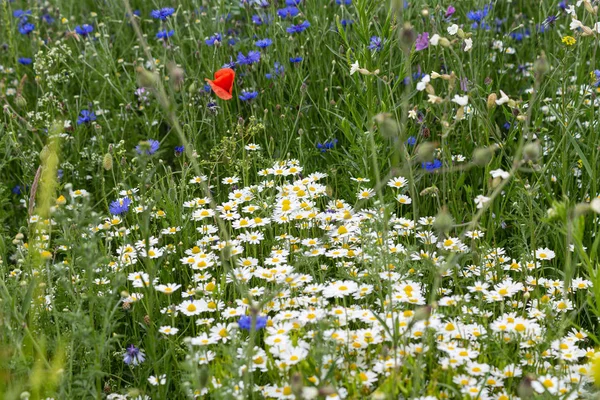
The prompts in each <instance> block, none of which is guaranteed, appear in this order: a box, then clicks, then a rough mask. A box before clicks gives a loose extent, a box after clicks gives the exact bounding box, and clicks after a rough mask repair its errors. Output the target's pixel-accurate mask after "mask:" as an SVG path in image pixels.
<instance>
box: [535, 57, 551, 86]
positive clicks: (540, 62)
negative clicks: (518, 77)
mask: <svg viewBox="0 0 600 400" xmlns="http://www.w3.org/2000/svg"><path fill="white" fill-rule="evenodd" d="M549 70H550V64H548V60H547V59H546V54H545V53H544V52H542V55H541V56H539V57H538V59H537V60H535V62H534V63H533V72H534V74H535V77H536V79H538V80H540V79H542V77H543V76H544V75H546V74H547V73H548V71H549Z"/></svg>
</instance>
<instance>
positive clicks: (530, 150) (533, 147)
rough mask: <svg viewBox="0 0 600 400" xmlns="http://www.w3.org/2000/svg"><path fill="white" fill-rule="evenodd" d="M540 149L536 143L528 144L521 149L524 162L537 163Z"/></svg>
mask: <svg viewBox="0 0 600 400" xmlns="http://www.w3.org/2000/svg"><path fill="white" fill-rule="evenodd" d="M541 152H542V149H541V147H540V144H539V143H538V142H530V143H527V144H526V145H525V147H524V148H523V158H524V159H525V161H537V159H538V158H540V154H541Z"/></svg>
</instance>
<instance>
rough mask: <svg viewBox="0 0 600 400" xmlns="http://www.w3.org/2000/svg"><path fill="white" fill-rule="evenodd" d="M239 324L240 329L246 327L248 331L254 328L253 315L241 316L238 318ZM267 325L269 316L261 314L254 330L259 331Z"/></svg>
mask: <svg viewBox="0 0 600 400" xmlns="http://www.w3.org/2000/svg"><path fill="white" fill-rule="evenodd" d="M238 325H239V327H240V329H244V330H247V331H249V330H252V317H251V316H249V315H243V316H241V317H240V319H239V320H238ZM265 326H267V317H262V316H260V315H259V316H257V317H256V323H255V325H254V330H255V331H257V330H259V329H262V328H264V327H265Z"/></svg>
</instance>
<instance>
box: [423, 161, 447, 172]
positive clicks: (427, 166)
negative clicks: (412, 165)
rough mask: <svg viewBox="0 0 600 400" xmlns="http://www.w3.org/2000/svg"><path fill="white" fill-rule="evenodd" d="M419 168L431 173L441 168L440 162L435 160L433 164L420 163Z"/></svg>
mask: <svg viewBox="0 0 600 400" xmlns="http://www.w3.org/2000/svg"><path fill="white" fill-rule="evenodd" d="M421 167H422V168H423V169H424V170H426V171H429V172H433V171H435V170H436V169H439V168H441V167H442V162H441V161H440V160H438V159H437V158H436V159H435V160H433V162H424V163H421Z"/></svg>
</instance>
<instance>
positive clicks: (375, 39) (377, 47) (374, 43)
mask: <svg viewBox="0 0 600 400" xmlns="http://www.w3.org/2000/svg"><path fill="white" fill-rule="evenodd" d="M382 45H383V42H382V41H381V38H380V37H379V36H371V43H370V44H369V50H373V51H381V46H382Z"/></svg>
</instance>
